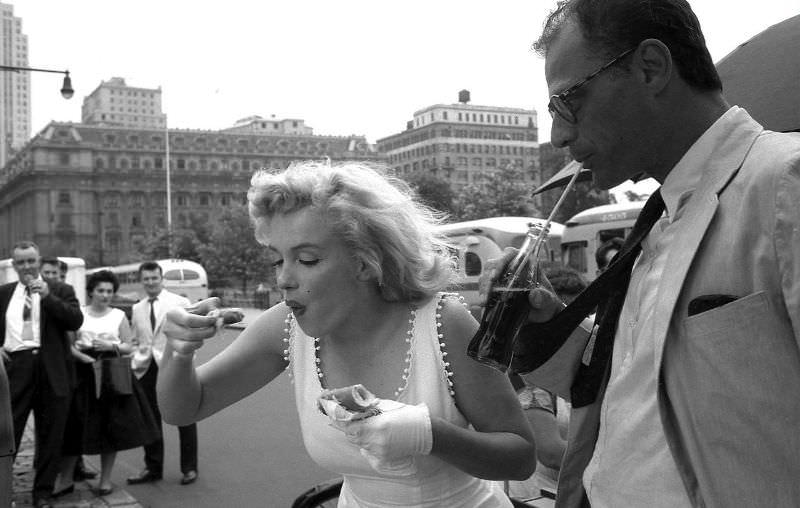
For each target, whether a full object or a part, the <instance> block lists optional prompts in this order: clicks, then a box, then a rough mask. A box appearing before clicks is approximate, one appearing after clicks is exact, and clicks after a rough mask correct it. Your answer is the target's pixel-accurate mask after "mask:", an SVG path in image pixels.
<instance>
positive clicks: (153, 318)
mask: <svg viewBox="0 0 800 508" xmlns="http://www.w3.org/2000/svg"><path fill="white" fill-rule="evenodd" d="M156 300H158V297H155V298H150V330H151V331H156V312H155V310H154V309H153V302H155V301H156Z"/></svg>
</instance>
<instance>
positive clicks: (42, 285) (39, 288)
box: [28, 279, 50, 298]
mask: <svg viewBox="0 0 800 508" xmlns="http://www.w3.org/2000/svg"><path fill="white" fill-rule="evenodd" d="M28 288H29V289H30V290H31V294H34V293H38V294H39V297H40V298H44V297H45V296H47V295H49V294H50V286H49V285H48V284H47V282H45V281H44V280H40V279H35V280H32V281H31V283H30V284H28Z"/></svg>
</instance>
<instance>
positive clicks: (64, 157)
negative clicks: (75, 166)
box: [58, 152, 69, 166]
mask: <svg viewBox="0 0 800 508" xmlns="http://www.w3.org/2000/svg"><path fill="white" fill-rule="evenodd" d="M58 159H59V163H60V164H61V165H62V166H69V152H61V153H60V154H59V155H58Z"/></svg>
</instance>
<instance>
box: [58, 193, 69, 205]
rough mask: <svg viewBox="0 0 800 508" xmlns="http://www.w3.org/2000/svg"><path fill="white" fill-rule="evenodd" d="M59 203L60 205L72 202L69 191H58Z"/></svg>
mask: <svg viewBox="0 0 800 508" xmlns="http://www.w3.org/2000/svg"><path fill="white" fill-rule="evenodd" d="M58 204H59V205H69V204H72V199H70V194H69V192H59V193H58Z"/></svg>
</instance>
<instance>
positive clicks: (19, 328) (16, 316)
mask: <svg viewBox="0 0 800 508" xmlns="http://www.w3.org/2000/svg"><path fill="white" fill-rule="evenodd" d="M40 280H41V279H40ZM40 302H41V297H40V296H39V293H31V329H32V331H33V334H32V338H31V339H30V340H24V339H23V333H22V332H23V321H22V309H23V307H24V306H25V284H23V283H21V282H18V283H17V287H16V288H14V293H13V294H12V295H11V300H9V302H8V307H7V308H6V337H5V342H4V343H3V349H5V350H6V351H8V352H9V353H13V352H15V351H22V350H25V349H33V348H38V347H40V346H41V333H40V326H41V324H40V322H39V315H40V311H39V307H40Z"/></svg>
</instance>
